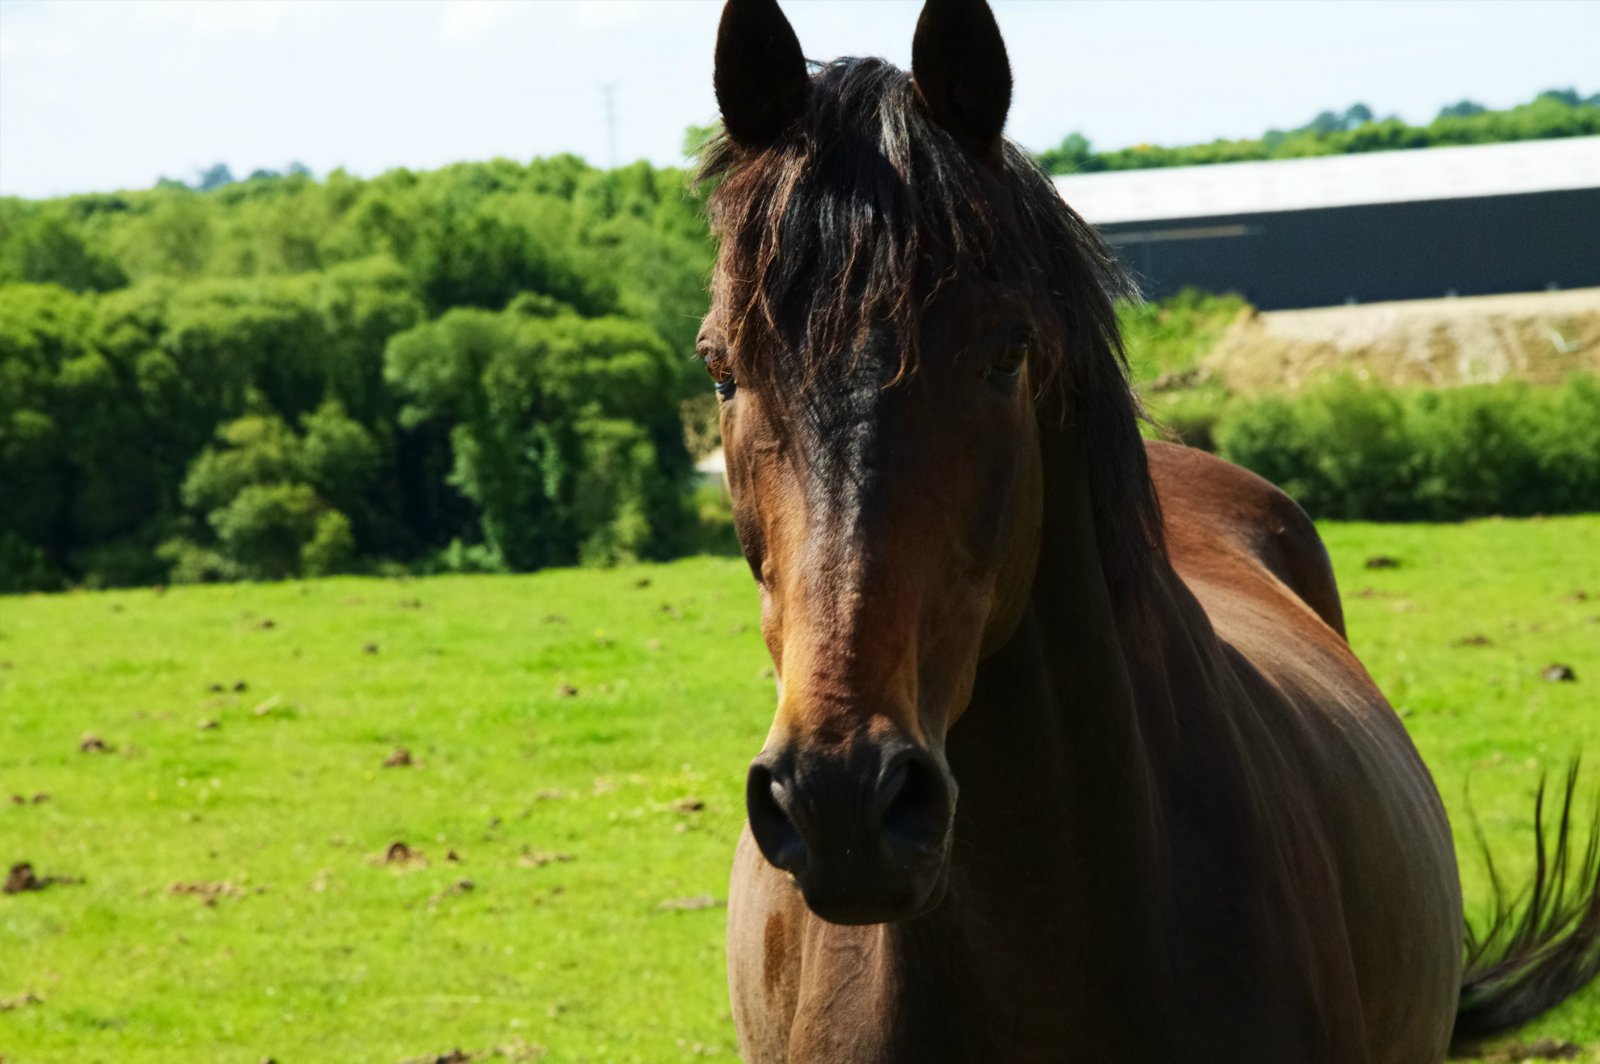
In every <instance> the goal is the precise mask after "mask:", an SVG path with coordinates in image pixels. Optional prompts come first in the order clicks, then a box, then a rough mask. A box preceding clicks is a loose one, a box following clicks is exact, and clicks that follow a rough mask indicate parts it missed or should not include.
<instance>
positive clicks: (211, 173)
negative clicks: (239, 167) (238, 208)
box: [194, 163, 233, 192]
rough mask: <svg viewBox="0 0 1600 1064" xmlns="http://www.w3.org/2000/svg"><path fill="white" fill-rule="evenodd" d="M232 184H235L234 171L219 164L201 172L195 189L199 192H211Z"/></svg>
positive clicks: (223, 164)
mask: <svg viewBox="0 0 1600 1064" xmlns="http://www.w3.org/2000/svg"><path fill="white" fill-rule="evenodd" d="M231 184H233V171H232V170H229V169H228V167H227V164H225V163H217V164H215V165H213V166H211V167H208V168H207V169H205V170H202V171H200V177H199V179H198V180H197V181H195V185H194V187H195V191H197V192H210V191H212V190H213V189H219V188H222V187H223V186H224V185H231Z"/></svg>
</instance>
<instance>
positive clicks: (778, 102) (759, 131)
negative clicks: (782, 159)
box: [713, 0, 810, 147]
mask: <svg viewBox="0 0 1600 1064" xmlns="http://www.w3.org/2000/svg"><path fill="white" fill-rule="evenodd" d="M713 82H714V84H715V85H716V89H717V106H718V107H719V108H721V110H722V125H723V127H724V128H725V129H727V131H728V136H730V137H732V138H733V139H734V141H736V142H737V143H739V144H744V145H748V146H752V147H754V146H759V145H762V144H765V143H767V142H768V141H771V140H772V139H773V138H774V137H776V136H777V135H778V134H780V133H782V132H783V131H784V130H785V129H787V128H789V124H790V123H791V122H793V121H794V120H795V119H796V118H798V117H799V116H800V112H801V111H802V110H803V109H804V107H805V101H806V91H807V89H808V88H809V86H810V79H809V78H808V77H807V75H806V60H805V56H803V55H802V54H801V53H800V41H799V38H797V37H795V35H794V28H793V27H791V26H790V25H789V20H788V19H786V18H784V17H783V12H782V11H780V10H779V9H778V3H777V0H728V3H727V5H726V6H725V7H723V9H722V24H721V25H720V26H719V27H718V28H717V69H716V75H715V77H714V79H713Z"/></svg>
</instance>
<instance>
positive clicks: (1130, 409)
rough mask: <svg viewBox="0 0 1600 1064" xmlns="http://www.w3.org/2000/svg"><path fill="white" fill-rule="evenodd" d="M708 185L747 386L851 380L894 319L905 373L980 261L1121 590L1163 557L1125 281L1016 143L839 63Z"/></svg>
mask: <svg viewBox="0 0 1600 1064" xmlns="http://www.w3.org/2000/svg"><path fill="white" fill-rule="evenodd" d="M700 177H701V179H702V180H705V181H710V182H715V183H716V189H715V191H714V192H713V193H712V195H711V197H710V211H711V222H712V228H713V231H714V232H715V233H716V235H717V236H718V238H719V239H720V241H721V245H722V254H721V259H720V261H719V263H718V268H717V273H716V277H715V279H714V282H713V284H714V285H715V287H716V290H717V295H718V296H719V297H720V298H719V303H720V305H721V306H723V307H725V308H727V319H726V320H725V321H723V322H722V323H721V325H722V328H723V329H724V331H725V333H726V336H725V339H726V341H727V343H728V346H729V348H730V350H731V351H732V358H733V359H734V369H735V372H736V373H737V374H738V375H739V376H740V377H741V378H743V379H747V380H752V379H765V380H766V381H768V382H772V383H777V382H780V381H787V382H788V383H789V384H790V386H794V385H796V384H798V383H800V381H797V380H796V379H795V378H796V376H798V377H799V378H800V380H801V381H803V380H805V379H807V378H810V377H811V376H812V375H815V374H819V373H829V372H834V373H837V372H848V371H849V365H848V360H847V357H846V356H848V354H849V353H850V352H852V351H855V350H857V349H858V348H859V340H860V338H862V337H863V336H864V335H865V334H866V332H867V330H868V329H869V328H871V327H872V326H874V325H884V324H887V325H891V326H893V328H894V329H895V332H896V333H897V334H898V336H899V337H900V341H901V343H902V345H903V348H902V362H901V373H902V375H904V374H906V373H911V372H915V370H916V364H917V359H918V357H919V353H920V350H921V345H920V343H919V340H920V326H921V319H922V315H923V311H924V309H925V308H926V307H927V305H928V303H929V301H930V300H931V299H932V298H933V296H934V295H935V294H936V293H937V292H938V290H939V289H940V288H941V286H943V285H945V284H947V283H952V282H953V281H954V280H955V279H956V272H957V270H958V269H959V270H961V271H975V272H976V275H977V277H979V278H981V279H982V280H984V281H985V282H988V283H990V284H991V285H993V286H994V287H996V288H999V289H1003V290H1005V291H1006V292H1008V293H1013V294H1015V296H1016V297H1017V298H1018V299H1019V301H1020V303H1021V305H1022V307H1023V308H1024V313H1026V314H1027V315H1028V316H1029V317H1030V318H1031V319H1032V325H1033V328H1034V335H1035V347H1034V349H1033V352H1032V354H1031V355H1030V358H1031V360H1032V361H1031V363H1030V374H1031V376H1032V379H1033V380H1034V381H1035V384H1036V387H1037V388H1038V402H1039V403H1041V404H1045V405H1043V406H1041V409H1042V410H1051V411H1057V412H1059V413H1057V414H1056V415H1055V416H1056V417H1057V418H1058V419H1059V418H1061V417H1064V418H1065V419H1066V420H1067V421H1068V422H1070V423H1071V424H1072V425H1073V427H1075V428H1076V429H1077V430H1078V431H1079V433H1080V434H1081V437H1082V439H1083V440H1084V441H1085V450H1086V453H1087V459H1088V462H1089V466H1090V478H1091V485H1092V490H1093V492H1094V503H1095V516H1096V524H1097V529H1096V531H1097V534H1098V536H1099V541H1100V549H1101V552H1102V557H1103V560H1104V562H1105V568H1106V573H1107V576H1108V579H1110V581H1111V582H1112V585H1113V588H1114V589H1118V588H1119V585H1125V584H1127V583H1128V582H1129V581H1130V580H1131V579H1132V577H1133V574H1134V573H1136V572H1138V571H1140V570H1142V569H1143V568H1144V563H1146V562H1147V561H1148V560H1149V559H1150V558H1151V557H1153V556H1154V555H1155V554H1156V553H1158V552H1159V551H1160V550H1161V543H1162V536H1161V520H1160V515H1159V511H1158V508H1157V505H1156V500H1155V493H1154V489H1153V487H1152V485H1151V482H1150V476H1149V472H1148V469H1147V468H1146V463H1145V452H1144V446H1143V443H1142V441H1141V440H1140V438H1139V431H1138V419H1139V407H1138V401H1137V399H1136V397H1135V396H1134V393H1133V390H1132V388H1131V386H1130V384H1129V381H1128V375H1127V363H1126V360H1125V358H1124V355H1123V350H1122V339H1121V335H1120V333H1119V331H1118V327H1117V318H1116V312H1115V309H1114V307H1113V299H1114V298H1115V297H1117V296H1121V295H1127V294H1130V293H1131V286H1130V284H1129V282H1128V281H1127V279H1126V276H1125V275H1124V273H1123V272H1122V270H1121V269H1120V267H1119V266H1118V264H1117V262H1116V260H1115V258H1114V257H1113V256H1112V254H1111V252H1110V251H1109V250H1108V249H1107V247H1106V246H1105V244H1104V243H1103V242H1102V241H1101V239H1100V237H1099V236H1098V235H1097V234H1096V233H1095V231H1094V230H1093V229H1092V228H1091V227H1090V226H1089V225H1088V224H1087V223H1086V222H1084V221H1083V219H1081V218H1079V217H1078V215H1077V214H1075V213H1074V212H1073V211H1072V210H1071V209H1070V208H1068V207H1067V205H1066V204H1065V203H1063V202H1062V200H1061V197H1060V196H1059V195H1058V194H1057V193H1056V190H1055V187H1054V185H1052V184H1051V182H1050V180H1049V178H1048V177H1046V176H1045V175H1044V173H1043V172H1042V171H1041V170H1040V169H1039V168H1038V166H1037V165H1036V164H1035V163H1034V162H1033V161H1032V159H1031V158H1030V157H1029V156H1028V155H1027V154H1026V153H1025V152H1024V151H1023V150H1022V149H1020V148H1018V147H1017V146H1016V145H1014V144H1011V143H1009V142H1007V143H1006V144H1005V145H1004V149H1003V159H1002V160H1000V161H999V162H998V165H997V164H996V161H995V160H985V159H983V158H981V157H980V156H979V155H977V154H976V153H974V152H973V151H972V150H970V149H969V148H967V147H965V146H963V145H962V144H961V143H959V142H958V141H957V140H956V138H955V137H953V136H952V135H951V134H950V133H949V132H947V131H946V130H945V129H944V128H943V127H941V126H939V125H938V124H936V123H935V122H934V121H933V120H932V119H931V118H929V116H928V115H927V113H926V111H925V110H924V108H923V106H922V105H921V103H920V101H919V100H918V98H917V95H916V90H915V88H914V87H913V85H912V81H911V78H910V76H909V75H908V74H906V73H905V72H903V71H901V70H899V69H897V68H896V67H894V66H893V65H891V64H889V63H887V62H885V61H883V60H881V59H839V60H835V61H834V62H832V63H829V64H826V65H824V66H822V67H821V68H820V69H818V70H817V72H816V73H815V74H814V75H813V77H812V79H811V84H810V92H809V95H808V96H807V100H806V106H805V110H804V112H803V114H802V115H801V117H800V119H799V120H798V121H796V122H795V123H793V124H792V125H791V126H790V127H789V128H788V129H787V131H785V132H784V133H783V134H782V135H781V136H779V137H778V139H777V140H776V141H774V142H773V143H771V144H769V145H767V146H766V147H764V148H762V149H761V150H759V151H752V150H749V149H747V148H745V147H742V146H740V145H738V144H736V143H734V142H733V141H732V140H731V139H729V138H727V137H725V136H724V137H721V138H718V139H717V140H715V141H713V142H712V144H711V145H710V146H709V147H708V149H707V152H706V156H705V159H704V162H703V165H702V168H701V172H700ZM968 276H969V277H970V276H971V274H970V273H968ZM755 351H763V352H777V353H778V356H777V357H776V358H767V359H756V358H751V357H750V353H751V352H755ZM841 361H845V363H846V364H844V365H840V362H841Z"/></svg>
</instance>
